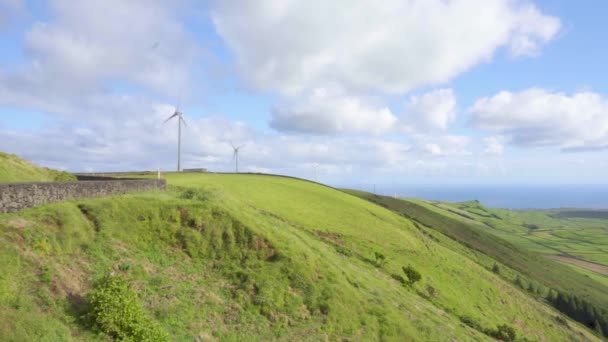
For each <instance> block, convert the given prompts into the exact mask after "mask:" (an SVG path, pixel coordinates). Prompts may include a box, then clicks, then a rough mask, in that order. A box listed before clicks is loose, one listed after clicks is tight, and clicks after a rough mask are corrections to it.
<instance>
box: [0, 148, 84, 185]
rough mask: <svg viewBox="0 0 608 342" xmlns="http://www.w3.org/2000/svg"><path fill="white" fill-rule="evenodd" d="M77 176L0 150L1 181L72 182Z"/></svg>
mask: <svg viewBox="0 0 608 342" xmlns="http://www.w3.org/2000/svg"><path fill="white" fill-rule="evenodd" d="M75 180H76V177H75V176H74V175H72V174H70V173H68V172H64V171H57V170H53V169H48V168H44V167H39V166H37V165H34V164H32V163H30V162H28V161H26V160H23V159H21V158H19V157H18V156H16V155H14V154H7V153H3V152H0V183H8V182H70V181H75Z"/></svg>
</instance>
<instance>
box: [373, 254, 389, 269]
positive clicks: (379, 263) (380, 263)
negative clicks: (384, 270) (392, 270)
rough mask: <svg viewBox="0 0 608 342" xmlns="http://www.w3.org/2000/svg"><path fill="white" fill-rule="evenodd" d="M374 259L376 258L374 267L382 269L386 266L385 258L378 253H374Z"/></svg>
mask: <svg viewBox="0 0 608 342" xmlns="http://www.w3.org/2000/svg"><path fill="white" fill-rule="evenodd" d="M374 257H375V258H376V262H375V263H376V266H378V267H382V266H384V264H386V256H384V254H382V253H379V252H374Z"/></svg>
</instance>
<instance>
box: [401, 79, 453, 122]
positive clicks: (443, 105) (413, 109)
mask: <svg viewBox="0 0 608 342" xmlns="http://www.w3.org/2000/svg"><path fill="white" fill-rule="evenodd" d="M455 118H456V98H455V96H454V92H453V91H452V89H438V90H434V91H430V92H428V93H424V94H422V95H414V96H411V97H410V99H409V100H408V102H407V103H406V105H405V111H404V114H403V115H402V117H401V119H402V121H403V125H404V127H405V128H406V130H408V131H413V130H435V129H436V130H446V129H448V126H449V124H450V123H452V122H453V121H454V119H455Z"/></svg>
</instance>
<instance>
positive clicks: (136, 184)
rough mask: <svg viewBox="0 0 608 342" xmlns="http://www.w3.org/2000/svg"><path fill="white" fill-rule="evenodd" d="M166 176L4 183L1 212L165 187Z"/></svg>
mask: <svg viewBox="0 0 608 342" xmlns="http://www.w3.org/2000/svg"><path fill="white" fill-rule="evenodd" d="M166 187H167V183H166V181H165V180H164V179H127V180H125V179H115V180H87V181H78V182H38V183H0V213H10V212H14V211H18V210H21V209H25V208H31V207H35V206H37V205H40V204H45V203H53V202H60V201H64V200H68V199H77V198H91V197H103V196H112V195H122V194H126V193H131V192H144V191H151V190H165V189H166Z"/></svg>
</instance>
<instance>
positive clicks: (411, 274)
mask: <svg viewBox="0 0 608 342" xmlns="http://www.w3.org/2000/svg"><path fill="white" fill-rule="evenodd" d="M401 269H402V270H403V273H405V275H406V276H407V279H408V280H409V283H410V285H413V284H414V283H415V282H417V281H419V280H420V279H422V276H421V275H420V272H418V271H417V270H416V269H415V268H413V267H412V266H409V265H408V266H407V267H405V266H404V267H402V268H401Z"/></svg>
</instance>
